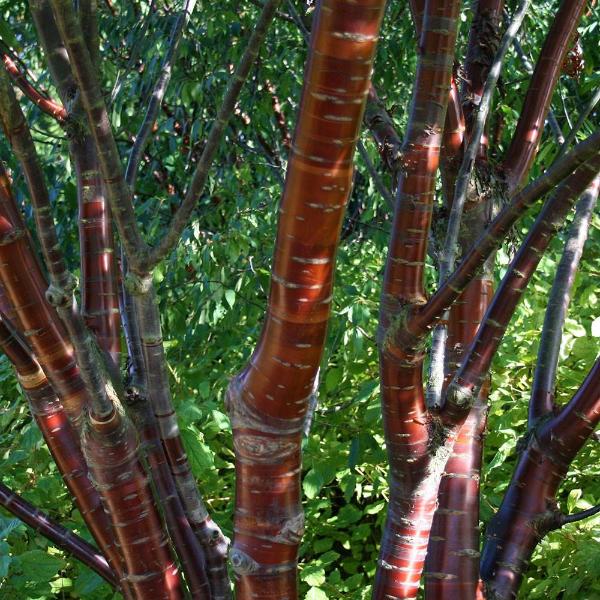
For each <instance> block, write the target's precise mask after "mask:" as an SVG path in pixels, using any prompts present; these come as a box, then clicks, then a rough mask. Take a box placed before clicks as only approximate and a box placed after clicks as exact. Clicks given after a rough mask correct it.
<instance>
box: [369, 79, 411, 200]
mask: <svg viewBox="0 0 600 600" xmlns="http://www.w3.org/2000/svg"><path fill="white" fill-rule="evenodd" d="M363 122H364V124H365V127H367V128H368V129H369V131H370V132H371V135H372V136H373V139H374V140H375V143H376V144H377V149H378V151H379V154H380V156H381V159H382V160H383V163H384V165H385V167H386V168H387V169H388V170H389V172H390V173H391V174H392V178H395V177H396V176H397V172H398V169H399V168H400V166H401V159H402V150H401V148H402V140H401V139H400V136H399V135H398V133H397V132H396V128H395V126H394V123H393V121H392V119H391V117H390V115H389V114H388V112H387V110H386V109H385V106H384V104H383V102H382V101H381V100H380V99H379V96H378V95H377V92H376V91H375V88H374V87H373V86H372V85H371V87H370V88H369V95H368V96H367V107H366V109H365V114H364V117H363ZM359 150H360V147H359ZM394 187H395V185H394ZM393 204H395V202H394V203H392V205H393Z"/></svg>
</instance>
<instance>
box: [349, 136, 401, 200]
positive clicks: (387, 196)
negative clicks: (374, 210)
mask: <svg viewBox="0 0 600 600" xmlns="http://www.w3.org/2000/svg"><path fill="white" fill-rule="evenodd" d="M356 147H357V149H358V153H359V154H360V157H361V158H362V159H363V162H364V163H365V166H366V167H367V171H368V172H369V175H370V176H371V179H372V180H373V183H374V184H375V187H376V188H377V191H378V192H379V193H380V194H381V197H382V198H383V199H384V200H385V203H386V204H387V205H388V208H389V209H390V210H394V204H395V201H394V196H393V195H392V193H391V192H390V190H389V189H388V188H387V186H386V185H385V183H384V182H383V180H382V179H381V177H380V176H379V173H378V172H377V169H376V168H375V165H374V164H373V163H372V162H371V159H370V158H369V153H368V152H367V149H366V148H365V146H364V144H363V143H362V142H361V141H360V140H359V141H358V143H357V145H356Z"/></svg>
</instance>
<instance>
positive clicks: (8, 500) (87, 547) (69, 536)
mask: <svg viewBox="0 0 600 600" xmlns="http://www.w3.org/2000/svg"><path fill="white" fill-rule="evenodd" d="M0 506H2V507H3V508H5V509H6V510H7V511H9V512H10V513H11V514H13V515H15V517H18V518H19V519H21V521H23V523H26V524H27V525H29V527H31V528H32V529H34V530H35V531H37V532H39V533H41V534H42V535H43V536H44V537H46V538H48V539H49V540H50V541H51V542H53V543H54V544H56V546H57V547H58V548H60V549H61V550H64V551H65V552H68V553H69V554H72V555H73V556H75V558H77V559H78V560H80V561H81V562H82V563H83V564H84V565H86V566H88V567H89V568H90V569H93V570H94V571H96V573H98V575H100V577H102V578H104V579H105V580H106V581H107V582H108V583H110V584H111V585H113V586H115V587H116V586H117V585H118V581H117V579H116V577H115V574H114V572H113V570H112V569H111V568H110V566H109V564H108V563H107V562H106V559H105V558H104V557H103V556H102V555H101V554H100V553H99V552H98V550H97V549H96V548H94V547H93V546H92V545H91V544H88V543H87V542H86V541H85V540H83V539H81V538H80V537H78V536H76V535H75V534H74V533H73V532H72V531H69V530H68V529H67V528H66V527H63V526H62V525H60V524H59V523H57V522H55V521H53V520H52V519H50V517H48V515H45V514H44V513H42V512H41V511H40V510H38V509H37V508H35V506H33V505H32V504H29V502H27V501H26V500H25V499H23V498H21V497H20V496H19V495H17V494H15V493H14V492H13V491H12V490H11V489H10V488H8V487H7V486H5V485H4V484H3V483H0Z"/></svg>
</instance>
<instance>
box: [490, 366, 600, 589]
mask: <svg viewBox="0 0 600 600" xmlns="http://www.w3.org/2000/svg"><path fill="white" fill-rule="evenodd" d="M599 421H600V360H597V361H596V364H595V365H594V367H593V368H592V370H591V371H590V373H589V374H588V376H587V378H586V379H585V381H584V382H583V384H582V386H581V387H580V388H579V390H578V391H577V393H576V394H575V395H574V396H573V398H572V399H571V401H570V402H569V403H568V404H567V405H566V406H565V407H564V408H563V409H562V410H561V411H560V413H558V414H557V415H555V416H554V417H552V418H551V419H550V420H548V421H545V422H543V423H540V424H539V425H538V427H536V428H535V429H534V430H533V432H531V434H530V435H529V437H528V439H527V446H526V448H525V450H524V451H523V453H522V454H521V456H520V458H519V463H518V465H517V468H516V470H515V472H514V475H513V478H512V480H511V482H510V485H509V487H508V490H507V492H506V494H505V496H504V500H503V501H502V506H501V507H500V510H499V511H498V512H497V513H496V515H495V516H494V518H493V519H492V521H491V522H490V524H489V526H488V528H487V531H486V542H485V545H484V549H483V556H482V562H481V576H482V579H483V580H484V582H485V588H486V597H487V598H490V599H491V600H510V599H512V598H516V597H517V590H518V588H519V584H520V583H521V578H522V576H523V572H524V571H525V569H526V568H527V564H528V562H529V560H530V558H531V555H532V553H533V550H534V549H535V547H536V545H537V544H538V542H539V541H540V540H541V539H542V538H543V537H544V536H545V535H546V534H547V533H548V532H549V531H551V530H552V529H556V528H558V527H560V526H561V525H563V524H564V523H565V522H568V521H569V520H575V519H574V517H575V515H569V516H565V515H563V514H562V513H561V512H560V510H559V509H558V506H557V503H556V493H557V490H558V487H559V486H560V484H561V482H562V480H563V479H564V477H565V475H566V474H567V471H568V469H569V465H570V464H571V462H572V461H573V459H574V458H575V456H576V454H577V453H578V452H579V450H580V449H581V448H582V446H583V445H584V444H585V442H586V440H587V439H588V438H589V437H590V435H591V434H592V433H593V431H594V429H595V427H596V426H597V425H598V422H599ZM582 516H583V515H582Z"/></svg>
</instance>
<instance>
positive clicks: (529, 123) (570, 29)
mask: <svg viewBox="0 0 600 600" xmlns="http://www.w3.org/2000/svg"><path fill="white" fill-rule="evenodd" d="M586 4H587V0H562V2H561V5H560V8H559V9H558V12H557V13H556V16H555V17H554V21H553V23H552V26H551V27H550V31H549V32H548V35H547V36H546V40H545V41H544V45H543V46H542V50H541V52H540V56H539V58H538V60H537V62H536V65H535V70H534V72H533V75H532V77H531V83H530V84H529V88H528V89H527V94H526V96H525V99H524V100H523V108H522V110H521V114H520V115H519V121H518V123H517V128H516V129H515V133H514V135H513V137H512V140H511V143H510V146H509V147H508V150H507V151H506V155H505V158H504V163H503V168H504V170H505V171H506V177H507V180H508V184H509V187H510V188H511V189H515V188H517V187H518V186H519V185H521V184H522V183H523V182H524V180H525V178H526V176H527V173H528V172H529V169H530V167H531V164H532V162H533V160H534V158H535V153H536V151H537V147H538V144H539V142H540V139H541V137H542V132H543V130H544V121H545V120H546V115H547V113H548V109H549V108H550V102H551V100H552V94H553V93H554V89H555V88H556V83H557V81H558V77H559V76H560V73H561V69H562V65H563V62H564V60H565V56H566V55H567V52H568V51H569V49H570V48H571V41H572V38H573V35H574V33H575V32H576V29H577V24H578V23H579V20H580V19H581V15H582V14H583V10H584V9H585V6H586Z"/></svg>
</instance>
